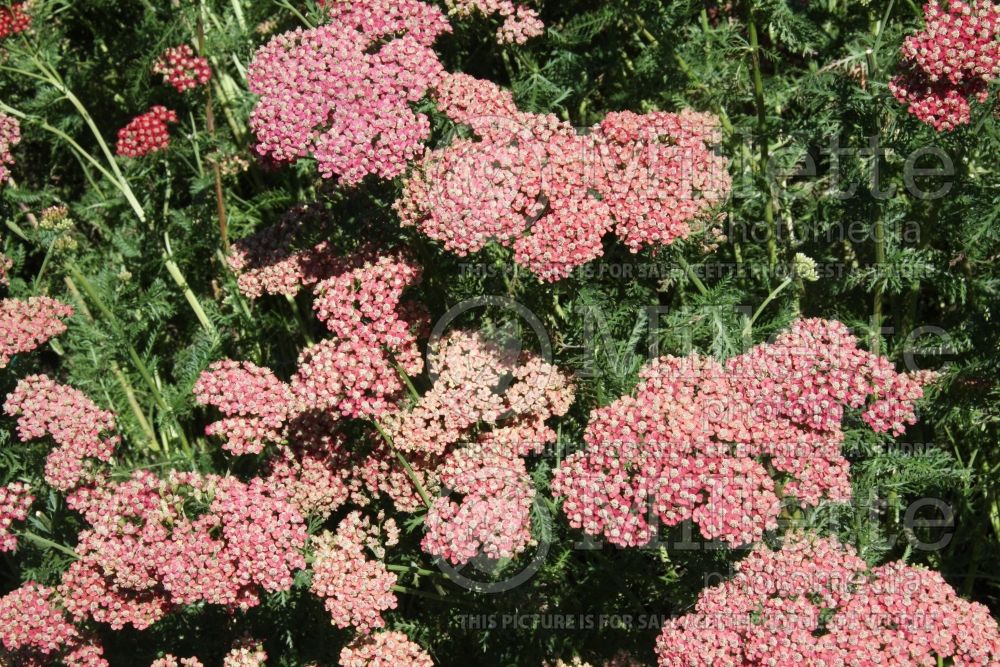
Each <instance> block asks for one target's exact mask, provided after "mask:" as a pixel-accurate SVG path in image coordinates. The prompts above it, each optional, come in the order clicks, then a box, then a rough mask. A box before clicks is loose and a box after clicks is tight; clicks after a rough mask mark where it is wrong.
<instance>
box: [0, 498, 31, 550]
mask: <svg viewBox="0 0 1000 667" xmlns="http://www.w3.org/2000/svg"><path fill="white" fill-rule="evenodd" d="M33 502H35V497H34V496H33V495H31V487H29V486H28V485H27V484H25V483H23V482H12V483H11V484H7V485H6V486H0V551H14V549H16V548H17V536H16V535H14V534H13V533H11V528H12V527H13V525H14V523H15V522H21V521H24V520H25V519H27V518H28V509H29V508H30V507H31V503H33Z"/></svg>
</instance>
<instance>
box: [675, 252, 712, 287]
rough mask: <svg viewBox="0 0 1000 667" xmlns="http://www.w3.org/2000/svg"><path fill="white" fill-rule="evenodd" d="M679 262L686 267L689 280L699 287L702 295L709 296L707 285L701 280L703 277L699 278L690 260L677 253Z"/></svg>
mask: <svg viewBox="0 0 1000 667" xmlns="http://www.w3.org/2000/svg"><path fill="white" fill-rule="evenodd" d="M677 263H678V264H680V265H681V268H682V269H684V272H685V273H686V274H687V277H688V280H690V281H691V282H692V283H693V284H694V286H695V287H696V288H697V289H698V292H700V293H701V295H702V296H708V288H707V287H705V283H703V282H702V281H701V278H699V277H698V274H696V273H695V272H694V269H693V268H691V265H690V264H688V261H687V260H686V259H684V256H683V255H677Z"/></svg>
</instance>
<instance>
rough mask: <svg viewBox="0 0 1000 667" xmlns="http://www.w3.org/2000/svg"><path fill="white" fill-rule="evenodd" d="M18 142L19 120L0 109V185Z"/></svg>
mask: <svg viewBox="0 0 1000 667" xmlns="http://www.w3.org/2000/svg"><path fill="white" fill-rule="evenodd" d="M2 11H3V8H0V12H2ZM0 16H2V14H0ZM19 143H21V123H20V121H18V120H17V118H14V117H13V116H8V115H7V114H5V113H3V112H2V111H0V185H2V184H3V183H4V182H6V181H8V180H10V169H9V165H12V164H14V156H13V155H12V154H11V149H13V148H14V146H17V145H18V144H19Z"/></svg>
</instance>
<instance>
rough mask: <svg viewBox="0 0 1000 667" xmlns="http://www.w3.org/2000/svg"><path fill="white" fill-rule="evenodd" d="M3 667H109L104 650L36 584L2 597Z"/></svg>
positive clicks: (54, 597)
mask: <svg viewBox="0 0 1000 667" xmlns="http://www.w3.org/2000/svg"><path fill="white" fill-rule="evenodd" d="M0 644H3V648H4V649H5V651H4V652H3V653H4V654H5V655H4V657H5V658H7V659H9V660H11V662H10V663H7V661H6V660H5V663H4V664H15V665H47V664H53V663H55V662H57V661H58V662H59V663H60V664H64V665H66V666H67V667H107V665H108V662H107V660H105V659H104V650H103V649H102V648H101V647H100V646H99V645H98V644H96V643H94V642H93V641H92V640H90V639H89V638H87V637H85V636H84V635H83V634H82V633H81V632H80V631H79V630H78V629H77V628H76V626H74V625H73V624H72V623H71V622H70V620H69V619H68V618H67V615H66V612H65V611H64V610H63V609H62V608H61V607H60V605H59V596H58V595H57V594H56V592H55V591H54V590H53V589H52V588H49V587H48V586H42V585H40V584H37V583H35V582H33V581H28V582H25V583H23V584H21V586H20V588H17V589H15V590H13V591H11V592H10V593H8V594H7V595H4V596H3V597H0Z"/></svg>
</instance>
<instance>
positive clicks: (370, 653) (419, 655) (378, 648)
mask: <svg viewBox="0 0 1000 667" xmlns="http://www.w3.org/2000/svg"><path fill="white" fill-rule="evenodd" d="M382 665H384V666H385V667H388V666H389V665H407V666H408V667H434V661H433V660H431V657H430V656H429V655H427V652H426V651H424V650H423V649H422V648H420V646H419V645H418V644H417V643H415V642H413V641H411V640H410V638H409V637H407V636H406V635H404V634H403V633H402V632H376V633H373V634H370V635H358V636H357V637H355V639H354V641H352V642H351V643H350V644H348V645H347V646H345V647H344V648H343V650H341V652H340V667H380V666H382Z"/></svg>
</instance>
